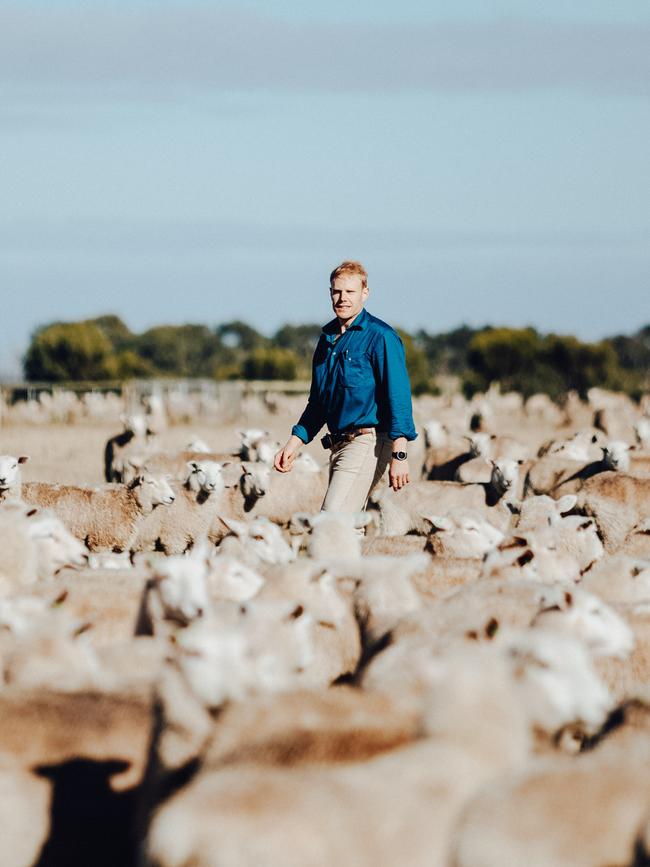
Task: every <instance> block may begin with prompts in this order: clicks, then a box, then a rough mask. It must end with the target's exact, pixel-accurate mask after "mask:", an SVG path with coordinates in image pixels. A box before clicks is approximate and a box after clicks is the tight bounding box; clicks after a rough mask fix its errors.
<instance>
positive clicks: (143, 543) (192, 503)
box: [133, 460, 225, 554]
mask: <svg viewBox="0 0 650 867" xmlns="http://www.w3.org/2000/svg"><path fill="white" fill-rule="evenodd" d="M172 489H173V491H174V501H173V502H172V503H171V504H170V505H169V506H168V507H167V508H165V509H156V510H154V511H153V512H152V513H151V514H150V515H147V516H146V517H145V518H143V520H142V521H141V522H140V525H139V527H138V535H137V538H136V540H135V542H134V543H133V547H134V548H135V549H136V550H138V551H153V550H156V551H163V552H164V553H165V554H183V553H185V552H186V551H188V550H190V549H191V548H192V547H193V546H194V545H196V544H197V543H199V542H201V541H202V540H205V539H207V538H208V533H209V531H210V529H211V527H212V525H213V523H214V521H215V520H216V516H217V513H218V511H220V510H222V509H223V499H222V494H223V492H224V490H225V483H224V479H223V473H222V465H221V464H218V463H216V462H214V461H209V460H205V461H191V462H190V463H189V464H188V465H187V475H186V478H185V480H184V483H183V485H181V486H177V485H174V486H173V488H172Z"/></svg>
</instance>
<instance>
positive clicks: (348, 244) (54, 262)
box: [0, 0, 650, 376]
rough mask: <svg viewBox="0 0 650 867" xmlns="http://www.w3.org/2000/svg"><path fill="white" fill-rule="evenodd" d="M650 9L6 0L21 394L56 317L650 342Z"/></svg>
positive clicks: (2, 229)
mask: <svg viewBox="0 0 650 867" xmlns="http://www.w3.org/2000/svg"><path fill="white" fill-rule="evenodd" d="M649 96H650V4H648V3H647V0H643V2H641V0H638V2H637V0H626V2H625V3H624V4H621V3H620V2H604V0H584V2H582V0H580V2H578V0H573V2H571V0H561V2H560V0H547V2H545V3H544V4H540V3H537V2H529V0H518V2H514V0H510V2H506V0H503V2H494V3H488V2H486V0H454V2H441V0H438V2H432V0H427V2H425V0H402V2H401V3H399V4H395V3H394V2H390V3H389V2H386V0H374V2H370V0H359V2H356V3H351V2H349V0H348V2H343V0H330V2H328V3H320V2H318V3H315V2H305V0H303V2H297V0H275V2H273V0H266V2H262V0H239V2H238V3H237V4H222V3H215V2H191V0H184V2H181V0H165V2H161V0H156V2H154V0H149V2H145V0H135V2H133V3H130V4H129V5H128V7H127V5H126V4H123V3H117V2H112V3H111V2H99V0H98V2H94V0H86V2H81V0H78V2H67V0H66V2H64V0H47V2H45V0H41V2H37V0H20V2H18V0H15V2H4V0H0V295H1V296H2V301H3V310H4V316H3V317H2V318H1V319H0V375H4V376H10V375H15V374H16V373H17V372H18V359H19V357H20V354H21V352H22V351H23V350H24V348H25V346H26V344H27V341H28V337H29V333H30V332H31V330H32V329H33V328H34V327H35V326H36V325H38V324H40V323H42V322H46V321H49V320H52V319H75V318H80V317H83V316H91V315H96V314H99V313H104V312H115V313H118V314H120V315H121V316H123V317H124V319H125V320H126V321H127V322H128V324H129V325H130V326H131V327H132V328H134V329H136V330H140V329H143V328H146V327H148V326H150V325H152V324H155V323H158V322H184V321H194V322H206V323H208V324H214V323H217V322H219V321H225V320H227V319H231V318H243V319H246V320H248V321H250V322H251V324H253V325H255V326H256V327H258V328H260V329H261V330H263V331H266V332H270V331H272V330H273V329H275V328H277V327H278V326H279V325H280V324H282V323H283V322H285V321H293V322H301V321H324V320H326V319H327V318H329V316H330V310H329V306H328V298H327V275H328V274H329V271H330V270H331V268H332V267H333V266H334V265H335V264H337V263H338V262H339V261H340V260H341V259H343V258H348V257H354V258H360V259H361V260H362V261H363V262H364V263H365V264H366V266H367V268H368V271H369V273H370V283H371V293H372V294H371V300H370V302H369V308H370V309H371V310H372V311H373V312H374V313H376V314H377V315H379V316H382V317H383V318H385V319H387V320H388V321H390V322H392V323H394V324H399V325H402V326H404V327H406V328H411V329H415V328H419V327H426V328H428V329H429V330H432V331H436V330H441V329H447V328H451V327H454V326H455V325H458V324H460V323H461V322H469V323H471V324H483V323H485V322H492V323H505V324H512V325H526V324H533V325H535V326H537V327H538V328H540V329H543V330H556V331H562V332H575V333H577V334H579V335H580V336H582V337H584V338H589V339H592V338H596V337H600V336H603V335H605V334H609V333H614V332H620V331H628V332H629V331H632V330H635V329H636V328H638V327H640V326H641V325H643V324H646V323H648V322H650V302H649V301H648V290H649V288H650V285H649V284H650V279H649V278H650V245H649V244H648V241H649V240H650V195H649V192H650V148H648V141H650V102H649Z"/></svg>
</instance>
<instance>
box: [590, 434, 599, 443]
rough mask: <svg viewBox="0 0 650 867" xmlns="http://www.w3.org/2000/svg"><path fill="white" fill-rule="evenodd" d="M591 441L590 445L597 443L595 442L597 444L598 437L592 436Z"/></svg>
mask: <svg viewBox="0 0 650 867" xmlns="http://www.w3.org/2000/svg"><path fill="white" fill-rule="evenodd" d="M591 441H592V443H597V442H598V437H597V435H596V434H594V435H593V436H592V438H591Z"/></svg>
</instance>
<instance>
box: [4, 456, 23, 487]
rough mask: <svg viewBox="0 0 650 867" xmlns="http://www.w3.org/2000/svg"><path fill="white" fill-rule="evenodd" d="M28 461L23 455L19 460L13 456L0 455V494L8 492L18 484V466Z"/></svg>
mask: <svg viewBox="0 0 650 867" xmlns="http://www.w3.org/2000/svg"><path fill="white" fill-rule="evenodd" d="M28 460H29V458H28V457H26V456H25V455H21V457H19V458H15V457H13V455H0V494H2V493H3V492H4V491H8V490H9V489H10V488H13V487H14V486H15V485H17V484H18V483H19V482H20V465H21V464H24V463H26V462H27V461H28Z"/></svg>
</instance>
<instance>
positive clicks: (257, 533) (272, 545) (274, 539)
mask: <svg viewBox="0 0 650 867" xmlns="http://www.w3.org/2000/svg"><path fill="white" fill-rule="evenodd" d="M245 542H246V547H247V548H248V549H249V550H250V551H251V552H252V553H253V554H254V555H255V557H256V558H257V559H258V560H260V561H261V562H262V563H269V564H276V563H277V564H280V563H289V562H291V561H292V560H294V559H295V554H294V552H293V550H292V549H291V546H290V545H288V544H287V542H286V541H285V539H284V536H283V535H282V530H281V529H280V528H279V527H278V526H277V524H273V523H271V521H268V520H267V519H266V518H258V519H257V520H255V521H252V522H251V523H250V524H249V525H248V536H247V538H246V540H245Z"/></svg>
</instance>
